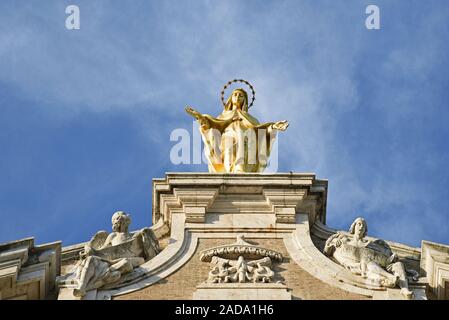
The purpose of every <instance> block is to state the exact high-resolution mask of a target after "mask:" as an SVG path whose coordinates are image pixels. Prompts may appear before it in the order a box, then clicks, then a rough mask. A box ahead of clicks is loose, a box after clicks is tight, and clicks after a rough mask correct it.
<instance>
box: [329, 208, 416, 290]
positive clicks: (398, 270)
mask: <svg viewBox="0 0 449 320" xmlns="http://www.w3.org/2000/svg"><path fill="white" fill-rule="evenodd" d="M349 233H350V235H346V234H343V233H340V232H338V233H336V234H334V235H332V236H330V237H329V238H328V239H327V241H326V244H325V247H324V253H325V254H326V255H327V256H330V257H332V258H333V259H334V260H336V261H337V262H338V263H339V264H341V265H342V266H343V267H345V268H346V269H348V270H350V271H351V272H352V273H354V274H356V275H360V276H362V277H363V278H365V279H366V280H367V282H369V283H370V284H374V285H378V286H380V287H389V288H394V287H396V286H397V285H399V287H400V288H401V294H402V295H404V296H405V297H406V298H407V299H411V298H412V297H413V292H412V291H410V290H409V287H408V279H407V271H406V269H405V267H404V264H403V263H402V262H400V261H398V257H397V256H396V254H394V253H393V252H392V251H391V248H390V247H389V246H388V244H387V243H386V242H385V241H383V240H379V239H378V240H374V241H370V240H368V239H365V236H366V235H367V233H368V226H367V224H366V221H365V219H363V218H360V217H359V218H357V219H355V220H354V222H353V223H352V225H351V227H350V229H349ZM410 272H412V273H415V277H416V271H413V270H411V271H410Z"/></svg>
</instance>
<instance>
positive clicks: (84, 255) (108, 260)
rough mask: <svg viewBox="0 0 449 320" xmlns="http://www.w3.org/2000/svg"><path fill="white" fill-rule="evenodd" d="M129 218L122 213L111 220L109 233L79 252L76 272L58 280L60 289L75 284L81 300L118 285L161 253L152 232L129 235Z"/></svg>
mask: <svg viewBox="0 0 449 320" xmlns="http://www.w3.org/2000/svg"><path fill="white" fill-rule="evenodd" d="M130 224H131V218H130V216H129V215H128V214H126V213H125V212H123V211H117V212H115V213H114V214H113V216H112V231H113V232H112V233H110V234H108V233H107V232H106V231H99V232H97V233H96V234H95V235H94V236H93V237H92V239H91V240H90V241H89V242H88V243H87V244H86V245H85V247H84V251H82V252H80V260H79V261H78V263H77V264H76V267H75V270H74V271H73V272H72V273H70V274H68V275H66V276H63V277H60V278H59V279H58V284H59V285H60V286H62V285H64V284H75V285H76V288H75V289H74V290H73V295H74V296H78V297H82V296H84V295H85V294H86V292H87V291H89V290H93V289H99V288H101V287H104V286H106V285H111V284H114V283H118V282H119V281H120V279H122V277H123V275H125V274H127V273H130V272H132V271H133V270H134V268H136V267H138V266H140V265H141V264H143V263H144V262H145V261H147V260H149V259H151V258H153V257H154V256H155V255H157V254H158V253H159V251H160V249H159V244H158V241H157V239H156V237H155V236H154V234H153V231H152V230H151V229H150V228H144V229H141V230H139V231H137V232H134V233H129V232H128V226H129V225H130Z"/></svg>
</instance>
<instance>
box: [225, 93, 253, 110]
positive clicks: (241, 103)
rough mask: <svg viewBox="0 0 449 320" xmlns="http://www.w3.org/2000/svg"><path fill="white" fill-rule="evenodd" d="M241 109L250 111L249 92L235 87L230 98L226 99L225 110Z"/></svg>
mask: <svg viewBox="0 0 449 320" xmlns="http://www.w3.org/2000/svg"><path fill="white" fill-rule="evenodd" d="M234 109H240V110H243V111H248V94H247V93H246V91H245V90H243V89H240V88H239V89H235V90H234V91H232V93H231V95H230V96H229V98H228V100H227V101H226V105H225V110H226V111H229V110H234Z"/></svg>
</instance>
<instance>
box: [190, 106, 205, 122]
mask: <svg viewBox="0 0 449 320" xmlns="http://www.w3.org/2000/svg"><path fill="white" fill-rule="evenodd" d="M186 112H187V113H188V114H190V115H191V116H192V117H194V118H195V119H197V120H200V119H201V118H203V115H202V114H201V113H199V112H198V111H196V110H195V109H193V108H192V107H186Z"/></svg>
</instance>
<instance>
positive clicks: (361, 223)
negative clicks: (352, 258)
mask: <svg viewBox="0 0 449 320" xmlns="http://www.w3.org/2000/svg"><path fill="white" fill-rule="evenodd" d="M349 233H351V234H353V235H355V236H356V237H358V238H359V239H362V238H364V237H365V236H366V235H367V234H368V225H367V224H366V221H365V219H363V218H361V217H358V218H357V219H355V220H354V222H353V223H352V224H351V227H350V228H349Z"/></svg>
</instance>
